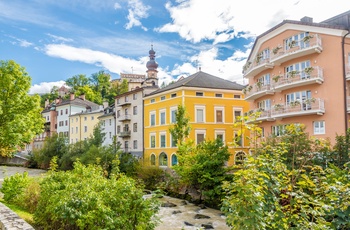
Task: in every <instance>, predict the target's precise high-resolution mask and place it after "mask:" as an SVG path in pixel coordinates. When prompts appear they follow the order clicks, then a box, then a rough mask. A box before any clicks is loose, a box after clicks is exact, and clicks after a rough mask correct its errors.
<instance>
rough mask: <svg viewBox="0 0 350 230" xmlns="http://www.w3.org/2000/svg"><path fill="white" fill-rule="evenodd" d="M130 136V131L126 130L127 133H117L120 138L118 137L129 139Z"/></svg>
mask: <svg viewBox="0 0 350 230" xmlns="http://www.w3.org/2000/svg"><path fill="white" fill-rule="evenodd" d="M130 134H131V131H130V130H128V131H123V132H120V133H119V136H120V137H130Z"/></svg>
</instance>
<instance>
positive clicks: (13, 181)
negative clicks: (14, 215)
mask: <svg viewBox="0 0 350 230" xmlns="http://www.w3.org/2000/svg"><path fill="white" fill-rule="evenodd" d="M31 181H32V179H31V178H29V177H28V173H27V172H24V173H23V174H20V173H16V174H15V175H13V176H10V177H6V178H5V179H4V182H3V183H2V187H1V189H0V192H2V193H3V194H4V197H3V198H4V200H5V201H6V202H8V203H12V204H18V203H19V204H20V203H21V202H22V200H21V199H22V198H23V197H22V196H23V193H24V190H25V188H26V187H27V186H28V185H29V184H30V182H31Z"/></svg>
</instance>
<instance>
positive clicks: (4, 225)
mask: <svg viewBox="0 0 350 230" xmlns="http://www.w3.org/2000/svg"><path fill="white" fill-rule="evenodd" d="M0 230H34V228H33V227H32V226H31V225H30V224H28V223H27V222H25V221H24V220H23V219H21V218H20V217H19V216H18V215H17V214H16V213H14V212H13V211H12V210H11V209H9V208H8V207H7V206H5V205H4V204H2V203H0Z"/></svg>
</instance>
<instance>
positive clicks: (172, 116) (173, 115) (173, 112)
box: [170, 108, 177, 124]
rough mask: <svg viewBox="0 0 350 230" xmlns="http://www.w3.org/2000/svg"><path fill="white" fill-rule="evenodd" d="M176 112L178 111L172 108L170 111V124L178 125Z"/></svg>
mask: <svg viewBox="0 0 350 230" xmlns="http://www.w3.org/2000/svg"><path fill="white" fill-rule="evenodd" d="M176 111H177V109H176V108H172V109H171V110H170V122H171V123H172V124H174V123H176Z"/></svg>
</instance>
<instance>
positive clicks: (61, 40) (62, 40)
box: [47, 33, 73, 42]
mask: <svg viewBox="0 0 350 230" xmlns="http://www.w3.org/2000/svg"><path fill="white" fill-rule="evenodd" d="M47 35H48V36H49V37H51V38H52V39H53V40H52V42H72V41H73V39H71V38H64V37H61V36H56V35H53V34H50V33H48V34H47Z"/></svg>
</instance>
